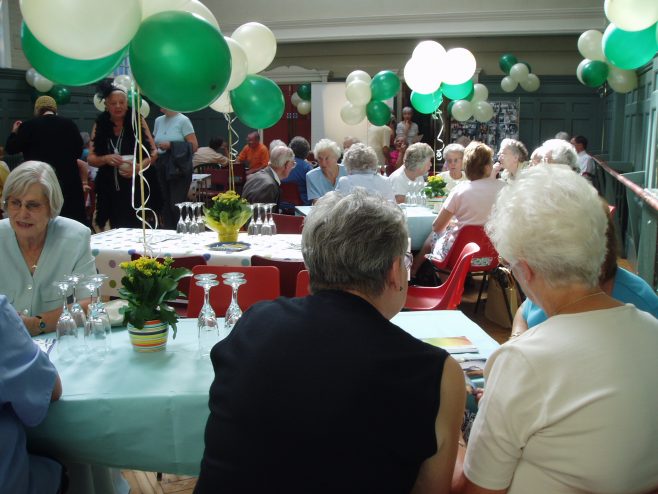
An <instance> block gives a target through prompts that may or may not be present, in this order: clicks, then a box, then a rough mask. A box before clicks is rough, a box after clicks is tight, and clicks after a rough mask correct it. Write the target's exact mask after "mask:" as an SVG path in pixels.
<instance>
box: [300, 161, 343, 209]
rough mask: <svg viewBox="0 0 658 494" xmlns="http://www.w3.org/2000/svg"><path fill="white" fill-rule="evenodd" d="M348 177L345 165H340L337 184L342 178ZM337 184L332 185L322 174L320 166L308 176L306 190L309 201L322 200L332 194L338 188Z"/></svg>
mask: <svg viewBox="0 0 658 494" xmlns="http://www.w3.org/2000/svg"><path fill="white" fill-rule="evenodd" d="M345 176H347V170H346V169H345V167H344V166H343V165H340V164H339V165H338V177H336V184H338V180H339V179H340V177H345ZM336 184H333V185H332V184H331V183H330V182H329V180H327V177H325V176H324V173H322V169H321V168H320V167H319V166H318V167H317V168H315V169H313V170H311V171H310V172H308V173H307V174H306V189H307V192H308V200H309V201H312V200H314V199H320V197H322V196H323V195H325V194H326V193H327V192H331V191H332V190H334V189H335V188H336Z"/></svg>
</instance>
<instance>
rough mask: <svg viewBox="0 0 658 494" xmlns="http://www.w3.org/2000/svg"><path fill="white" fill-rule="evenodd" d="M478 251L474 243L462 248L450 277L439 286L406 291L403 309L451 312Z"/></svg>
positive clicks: (456, 304)
mask: <svg viewBox="0 0 658 494" xmlns="http://www.w3.org/2000/svg"><path fill="white" fill-rule="evenodd" d="M479 251H480V247H478V245H477V244H476V243H475V242H470V243H468V244H467V245H465V246H464V248H463V249H462V250H461V252H460V254H459V260H458V261H457V265H456V266H455V267H454V268H453V270H452V271H451V272H450V276H449V277H448V279H447V280H446V282H445V283H443V284H442V285H440V286H415V285H412V286H410V287H409V290H408V291H407V300H406V302H405V304H404V308H405V309H409V310H453V309H456V308H457V306H458V305H459V304H460V303H461V301H462V295H463V294H464V282H465V281H466V275H467V274H468V271H469V266H470V265H471V261H472V259H473V256H474V255H475V254H477V253H478V252H479Z"/></svg>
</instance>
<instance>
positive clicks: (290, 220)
mask: <svg viewBox="0 0 658 494" xmlns="http://www.w3.org/2000/svg"><path fill="white" fill-rule="evenodd" d="M272 219H273V220H274V224H275V225H276V232H277V233H302V228H303V227H304V217H303V216H292V215H290V214H276V213H272Z"/></svg>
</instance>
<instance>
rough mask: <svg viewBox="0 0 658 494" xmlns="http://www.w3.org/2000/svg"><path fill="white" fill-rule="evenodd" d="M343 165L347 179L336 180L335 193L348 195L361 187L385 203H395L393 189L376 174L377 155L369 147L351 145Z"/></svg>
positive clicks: (377, 165) (377, 169) (385, 180)
mask: <svg viewBox="0 0 658 494" xmlns="http://www.w3.org/2000/svg"><path fill="white" fill-rule="evenodd" d="M343 164H344V165H345V168H346V169H347V177H342V178H341V179H340V180H338V185H336V191H337V192H340V193H341V194H350V193H352V191H353V190H354V189H355V188H356V187H362V188H364V189H365V190H366V191H368V193H370V194H379V195H380V196H382V197H383V198H384V199H386V200H387V201H391V202H395V194H394V193H393V187H391V183H390V182H389V181H388V180H387V179H386V178H385V177H382V176H381V175H380V174H379V173H378V171H379V163H378V159H377V154H376V153H375V151H374V149H372V148H371V147H370V146H366V145H365V144H362V143H357V144H352V146H351V147H350V148H349V149H348V150H347V151H345V156H344V157H343Z"/></svg>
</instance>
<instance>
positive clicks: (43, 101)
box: [34, 96, 57, 114]
mask: <svg viewBox="0 0 658 494" xmlns="http://www.w3.org/2000/svg"><path fill="white" fill-rule="evenodd" d="M41 110H51V111H57V103H56V102H55V100H54V99H53V98H51V97H50V96H39V97H38V98H37V100H36V101H35V102H34V113H35V114H39V113H40V112H41Z"/></svg>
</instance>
